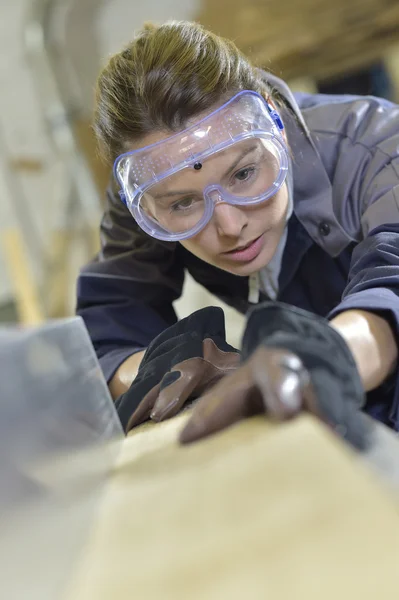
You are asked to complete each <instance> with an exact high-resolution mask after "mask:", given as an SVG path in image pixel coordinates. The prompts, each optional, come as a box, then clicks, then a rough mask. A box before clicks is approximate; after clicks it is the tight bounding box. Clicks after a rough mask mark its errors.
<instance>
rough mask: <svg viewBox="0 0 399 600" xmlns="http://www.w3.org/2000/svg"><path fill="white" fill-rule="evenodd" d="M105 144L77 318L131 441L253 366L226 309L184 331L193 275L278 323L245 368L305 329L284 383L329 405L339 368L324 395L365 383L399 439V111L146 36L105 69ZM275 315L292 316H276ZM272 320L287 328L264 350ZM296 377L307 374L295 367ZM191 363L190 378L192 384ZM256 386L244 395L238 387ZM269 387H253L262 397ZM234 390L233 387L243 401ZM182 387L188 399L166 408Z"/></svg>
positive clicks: (203, 315)
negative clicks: (182, 302) (178, 304)
mask: <svg viewBox="0 0 399 600" xmlns="http://www.w3.org/2000/svg"><path fill="white" fill-rule="evenodd" d="M95 130H96V134H97V136H98V139H99V142H100V144H101V146H102V148H103V150H104V151H105V153H106V155H107V157H108V159H109V160H110V161H115V169H114V173H115V178H114V181H113V182H112V184H111V185H110V188H109V190H108V193H107V205H106V209H105V214H104V218H103V222H102V226H101V233H102V249H101V252H100V255H99V257H98V259H97V260H96V261H95V262H93V263H92V264H90V265H89V266H87V267H86V268H85V269H84V270H83V271H82V274H81V276H80V279H79V284H78V313H79V314H80V315H81V316H82V317H83V318H84V320H85V322H86V325H87V327H88V330H89V332H90V335H91V338H92V340H93V343H94V346H95V348H96V352H97V354H98V357H99V359H100V363H101V365H102V368H103V371H104V374H105V376H106V378H107V381H108V382H109V386H110V390H111V393H112V394H113V396H114V398H115V399H116V402H117V407H118V410H119V412H120V415H121V418H122V422H123V423H124V426H125V427H126V428H129V427H131V426H133V425H134V424H136V423H137V422H140V421H141V420H143V419H145V418H149V417H150V416H151V415H152V416H153V418H158V419H159V418H165V417H166V416H170V415H171V414H174V412H176V410H177V409H179V408H181V405H182V403H184V401H185V399H186V398H188V397H191V396H195V395H200V394H202V393H203V392H204V391H206V390H207V389H209V388H212V386H213V385H214V384H215V382H216V381H217V380H218V379H219V378H220V377H221V376H222V375H224V374H226V373H228V372H229V371H230V370H234V369H236V367H237V365H238V362H237V354H236V352H235V349H233V348H231V347H229V346H228V345H226V342H225V339H224V323H223V318H222V317H221V315H220V312H219V311H217V310H216V309H207V310H205V312H204V311H200V312H199V313H195V314H194V315H192V316H191V317H190V318H189V320H188V321H187V320H183V321H181V322H180V323H178V324H177V325H174V323H175V321H176V316H175V313H174V311H173V307H172V302H173V301H174V300H175V299H176V298H178V297H179V295H180V294H181V291H182V286H183V278H184V271H185V270H187V271H189V272H190V273H191V275H192V276H193V277H194V279H196V280H197V281H198V282H199V283H200V284H202V285H204V286H205V287H206V288H207V289H208V290H209V291H210V292H212V293H213V294H215V295H216V296H218V297H219V298H221V299H222V300H224V301H225V302H227V303H228V304H230V305H231V306H233V307H235V308H236V309H237V310H239V311H241V312H246V311H247V310H248V309H249V308H250V307H251V305H252V306H253V305H257V304H258V303H260V304H259V307H260V308H259V310H260V311H261V312H262V311H263V310H265V311H266V312H265V313H264V314H263V313H262V314H263V316H262V317H261V318H260V321H257V319H258V317H259V314H260V313H259V310H258V313H256V314H255V315H252V317H251V318H250V320H249V322H248V327H247V332H246V339H247V345H246V347H247V350H246V351H244V358H249V356H250V355H251V354H252V353H253V352H254V351H255V350H256V349H257V347H258V346H259V344H261V345H262V341H263V342H264V341H265V339H266V338H268V339H269V338H270V336H271V337H272V338H273V336H274V335H275V334H276V333H278V331H279V330H280V329H281V327H280V326H281V323H283V322H284V323H290V325H289V326H288V325H287V327H288V329H287V332H288V333H287V335H288V337H289V338H290V340H291V341H289V342H287V344H286V345H284V344H282V343H281V344H280V343H277V342H276V344H277V347H278V348H280V350H281V348H283V350H284V352H285V351H287V352H288V358H287V356H285V358H284V360H283V363H284V365H285V366H284V370H285V371H284V372H285V373H287V369H288V371H289V372H291V374H292V372H294V371H295V372H296V374H297V380H296V381H297V383H298V382H299V381H300V379H301V377H302V376H305V375H309V373H310V383H311V385H312V386H313V392H314V389H316V396H318V398H317V401H318V402H321V400H320V388H319V387H318V384H317V382H316V379H317V377H316V376H313V371H314V369H313V367H312V364H313V363H312V361H314V360H315V359H316V358H317V355H318V356H319V357H320V356H321V355H323V357H324V360H325V364H324V366H323V369H322V370H323V373H324V374H328V376H329V377H330V379H328V378H327V379H328V381H330V384H331V385H330V384H327V383H326V382H327V380H325V387H329V388H331V389H332V387H334V386H333V385H332V383H331V377H332V378H333V379H334V381H335V383H337V382H338V383H339V382H340V381H341V380H344V379H345V380H346V381H349V380H352V381H353V382H354V383H353V386H354V388H353V389H352V393H353V394H354V395H355V396H356V394H357V396H358V400H359V403H360V404H364V403H365V407H364V408H365V410H366V411H367V412H369V413H370V414H372V415H373V416H374V417H375V418H377V419H379V420H381V421H383V422H385V423H387V424H389V425H390V426H392V427H394V428H395V429H399V408H398V403H399V389H398V386H397V370H396V361H397V353H398V345H397V342H398V331H399V329H398V325H399V298H398V293H399V218H398V216H399V213H398V202H399V186H398V181H399V150H398V149H399V110H398V107H397V106H396V105H393V104H391V103H389V102H387V101H383V100H380V99H377V98H372V97H366V98H361V97H348V96H341V97H340V96H336V97H329V96H321V95H312V94H295V95H294V94H292V93H291V91H290V90H289V88H288V87H287V85H286V84H285V83H284V82H283V81H281V80H280V79H277V78H276V77H273V76H272V75H270V74H269V73H265V72H263V71H261V70H258V69H256V68H254V67H253V66H252V65H251V64H250V63H249V62H248V61H247V60H246V59H245V58H244V57H243V56H242V55H241V54H240V53H239V52H238V50H237V48H236V47H235V46H234V44H233V43H232V42H229V41H226V40H223V39H221V38H219V37H217V36H216V35H214V34H212V33H209V32H207V31H205V30H204V29H203V28H201V27H200V26H199V25H198V24H195V23H187V22H171V23H166V24H164V25H162V26H161V27H154V26H146V27H144V29H143V30H142V31H141V32H140V33H139V34H138V35H137V36H136V37H135V39H134V40H133V42H132V43H131V44H130V45H129V46H127V47H126V48H125V50H123V51H122V52H121V53H119V54H117V55H115V56H113V57H112V58H111V59H110V61H109V62H108V64H107V65H106V66H105V68H104V69H103V71H102V73H101V74H100V76H99V80H98V87H97V103H96V115H95ZM118 192H121V193H120V194H119V193H118ZM132 216H133V218H132ZM267 300H269V301H276V303H274V302H272V304H271V305H270V304H266V305H265V304H263V302H264V301H267ZM280 303H283V304H280ZM273 306H274V307H275V308H276V307H277V309H278V311H280V312H277V313H276V312H275V309H274V308H273ZM289 306H293V307H298V308H300V309H303V310H304V311H307V312H306V313H304V312H301V311H296V312H295V311H294V312H292V310H291V312H290V309H289ZM287 310H288V313H287V312H286V311H287ZM215 311H216V312H215ZM270 311H271V312H270ZM273 311H274V312H273ZM255 312H256V311H255ZM309 314H311V315H315V323H316V325H315V328H312V327H311V332H310V333H309V331H308V329H307V327H308V326H307V325H306V324H305V325H304V323H308V322H309V320H307V319H308V318H309ZM256 315H258V316H256ZM320 317H321V318H320ZM266 319H267V320H268V322H269V323H270V322H271V321H274V323H275V324H277V328H276V329H273V330H268V331H267V332H263V333H264V335H263V333H262V335H261V336H260V337H259V323H264V322H265V320H266ZM298 319H299V320H298ZM254 323H257V324H256V326H254ZM291 325H292V327H291ZM320 327H321V329H322V331H323V333H322V337H323V339H324V340H325V341H326V340H327V341H326V345H324V346H323V344H321V345H320V343H319V342H320V336H319V334H318V333H317V332H318V331H319V329H320ZM318 328H319V329H318ZM190 331H191V332H193V331H194V332H196V336H197V337H196V339H195V340H194V341H193V338H192V336H190ZM251 331H252V333H251ZM331 332H332V333H331ZM337 332H338V334H339V335H337ZM294 334H295V335H294ZM292 336H294V337H292ZM301 336H302V337H301ZM303 336H306V339H307V341H309V342H311V341H312V340H313V341H314V342H315V344H313V346H312V347H310V348H309V353H310V354H309V356H310V355H311V356H312V360H310V362H309V360H308V358H307V357H308V354H306V352H305V353H302V352H301V348H300V344H299V345H298V343H297V342H298V340H300V339H302V341H304V337H303ZM318 336H319V337H318ZM330 336H333V337H334V336H335V337H334V339H332V338H331V337H330ZM327 338H328V339H327ZM337 338H339V340H338V339H337ZM255 339H256V343H255V342H254V340H255ZM273 339H274V338H273ZM287 339H288V338H287ZM248 340H250V342H248ZM280 341H281V340H280ZM291 342H292V343H291ZM344 342H345V343H344ZM150 343H151V344H150ZM323 343H324V342H323ZM149 344H150V346H149ZM331 344H332V345H331ZM148 346H149V348H148V350H147V354H146V355H145V358H144V361H143V362H142V366H141V369H140V372H139V376H138V377H137V378H136V374H137V370H138V367H139V365H140V362H141V361H142V359H143V355H144V351H145V349H146V348H147V347H148ZM244 346H245V339H244ZM266 347H267V349H266V350H265V344H263V349H262V352H263V351H265V352H268V353H269V354H268V357H266V356H263V359H262V360H260V363H261V364H266V363H267V365H268V367H267V369H266V370H267V372H268V373H269V381H271V380H273V376H272V374H271V371H272V370H273V368H274V367H273V366H272V363H273V364H275V363H276V361H275V360H274V359H273V356H274V358H275V357H276V356H277V355H276V354H273V352H274V350H275V348H276V346H273V345H272V346H270V344H266ZM270 348H271V350H270ZM331 348H333V349H332V350H331V353H330V352H329V350H328V349H331ZM270 352H272V355H270ZM305 355H306V356H305ZM333 356H335V358H334V360H333V359H332V357H333ZM298 357H299V358H300V361H299V362H298V363H295V360H297V358H298ZM269 358H270V360H271V362H270V361H269ZM255 359H256V357H255ZM341 359H342V360H341ZM289 360H293V361H294V363H295V365H294V366H293V365H288V367H287V364H288V363H287V361H289ZM185 361H186V362H185ZM187 361H188V362H187ZM262 361H263V362H262ZM264 361H266V363H264ZM273 361H274V362H273ZM334 361H335V365H337V364H338V363H339V364H340V367H339V369H338V370H336V371H334V369H335V366H334V365H333V362H334ZM182 362H185V367H187V365H188V367H187V368H188V371H187V373H188V374H187V373H186V372H185V371H184V368H185V367H184V368H183V370H181V369H180V370H179V369H176V368H175V367H176V364H181V363H182ZM258 363H259V360H258ZM277 363H278V364H279V365H280V366H281V364H282V363H281V361H280V362H279V361H277ZM277 363H276V364H277ZM294 363H293V364H294ZM294 367H295V368H294ZM349 368H350V369H351V370H349V371H347V372H345V373H344V372H343V371H345V369H349ZM242 369H244V367H241V368H240V369H239V370H238V371H236V372H235V373H234V374H233V375H229V377H232V378H233V381H236V383H237V379H234V378H237V377H238V378H239V380H240V377H242V376H243V371H242ZM342 369H343V371H342ZM261 370H262V369H261ZM169 371H170V372H169ZM176 371H177V372H178V374H179V375H182V373H183V375H184V373H185V375H184V377H185V381H186V383H185V384H184V385H183V383H182V381H183V379H184V377H180V381H177V383H176V380H177V379H178V378H179V377H178V375H176ZM258 372H259V371H257V370H256V368H255V369H252V370H251V373H252V375H250V377H249V378H250V379H251V378H252V379H251V381H252V383H251V385H253V384H254V378H255V379H256V377H257V376H256V373H258ZM333 372H334V373H333ZM165 373H166V374H167V378H166V380H164V381H163V383H162V382H161V379H162V377H163V375H164V374H165ZM193 373H196V374H197V375H195V376H194V375H193ZM198 373H200V376H198ZM237 373H238V375H237ZM254 373H255V375H254ZM300 373H301V374H300ZM229 377H226V378H225V379H223V380H222V382H220V385H227V386H228V385H229V384H228V381H229ZM245 377H247V378H248V373H246V375H245ZM284 377H285V376H284ZM284 377H283V380H284V381H285V380H286V379H284ZM135 378H136V379H135ZM277 379H278V381H279V382H280V383H276V384H275V386H274V388H273V389H274V392H273V393H275V395H276V394H277V396H279V398H280V400H281V398H282V396H281V394H282V392H281V389H282V387H284V386H282V387H281V385H282V384H281V373H280V374H279V376H278V377H277ZM305 379H306V377H305ZM357 379H358V381H357ZM194 380H195V381H194ZM308 380H309V378H308V379H307V381H308ZM132 381H134V384H133V386H131V383H132ZM187 381H190V382H191V383H190V385H189V386H188V387H187ZM224 382H227V383H224ZM338 383H337V385H338ZM358 383H359V385H357V384H358ZM170 384H173V385H174V386H175V389H174V391H173V394H172V395H169V397H167V398H165V397H164V398H163V399H161V400H162V401H161V402H160V400H159V399H160V396H161V395H162V394H164V395H165V389H166V388H167V387H168V386H169V385H170ZM173 385H172V387H173ZM176 385H177V386H180V388H179V389H178V390H177V389H176ZM218 385H219V384H218ZM284 385H285V384H284ZM306 385H307V384H306ZM306 385H305V383H303V381H302V383H301V384H300V385H299V383H298V385H297V388H296V389H297V392H298V389H300V390H302V391H301V392H300V393H299V392H298V393H299V395H300V396H303V397H307V394H306V393H304V392H303V390H304V386H305V387H306ZM130 386H131V387H130ZM182 386H183V387H184V386H186V387H184V390H185V391H184V393H183V392H182ZM190 386H191V387H190ZM259 386H260V387H261V388H262V385H261V384H260V383H259V382H258V388H259ZM276 386H277V387H276ZM298 386H299V388H298ZM359 386H360V387H361V392H359ZM255 387H256V386H255ZM294 387H295V386H294ZM277 388H278V389H277ZM150 390H151V393H150V394H149V395H148V392H149V391H150ZM276 390H277V392H276ZM261 391H262V394H263V397H264V396H265V394H266V396H267V393H266V392H265V389H264V388H262V390H261ZM347 391H348V390H346V392H347ZM160 392H162V394H161V393H160ZM230 392H231V390H230ZM346 392H344V391H343V390H342V389H340V390H338V392H337V393H338V395H339V396H340V397H341V396H344V395H345V393H346ZM273 393H271V392H270V390H269V396H270V397H271V396H272V395H273ZM284 393H285V392H284ZM364 393H367V397H365V399H364V401H362V400H361V399H360V396H361V395H362V394H363V395H364ZM359 394H360V396H359ZM222 395H223V394H222ZM244 395H245V394H244ZM294 395H295V394H294ZM172 396H173V398H172ZM247 396H248V394H247ZM247 396H246V397H247ZM291 396H292V394H291ZM243 397H244V396H242V398H241V400H240V403H241V404H240V409H239V410H238V413H237V415H238V414H239V415H241V416H242V414H247V412H248V411H249V412H251V411H253V410H254V409H253V407H252V409H251V410H249V409H248V406H246V408H245V410H244V408H243V404H242V403H243V402H244V400H243ZM157 398H158V406H157V407H156V406H155V405H156V403H157ZM225 401H226V400H224V402H225ZM247 401H248V400H245V402H247ZM264 401H265V400H264ZM265 402H266V404H268V401H265ZM295 402H296V401H295ZM295 402H294V404H295ZM301 402H302V403H303V404H305V405H306V406H307V407H308V408H309V406H314V402H313V401H310V400H309V401H305V400H304V399H303V398H302V400H301ZM139 404H140V406H139V409H138V411H136V416H135V417H132V415H133V413H134V412H135V410H136V408H137V406H138V405H139ZM269 404H270V403H269ZM288 404H289V402H288ZM160 405H161V406H160ZM172 405H173V406H172ZM154 406H155V408H157V410H154ZM171 406H172V408H171ZM224 406H225V405H224ZM168 407H169V408H168ZM268 409H269V410H270V406H268ZM275 412H276V415H277V416H278V414H280V413H279V411H278V410H277V411H275ZM283 412H284V411H283ZM288 412H289V411H288ZM315 412H317V410H315ZM277 413H278V414H277ZM137 414H138V416H137ZM237 415H236V417H234V418H239V417H237ZM280 416H281V415H280ZM232 418H233V417H232ZM220 426H223V424H222V425H220ZM212 427H213V428H214V429H217V428H220V427H219V426H212Z"/></svg>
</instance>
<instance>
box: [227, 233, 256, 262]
mask: <svg viewBox="0 0 399 600" xmlns="http://www.w3.org/2000/svg"><path fill="white" fill-rule="evenodd" d="M262 248H263V234H262V235H261V236H259V237H258V238H256V239H255V240H253V241H252V242H248V244H246V245H245V246H241V247H238V248H235V249H234V250H230V252H224V256H225V257H226V258H228V259H229V260H234V261H236V262H249V261H251V260H254V259H255V258H256V257H257V256H258V254H259V253H260V251H261V250H262Z"/></svg>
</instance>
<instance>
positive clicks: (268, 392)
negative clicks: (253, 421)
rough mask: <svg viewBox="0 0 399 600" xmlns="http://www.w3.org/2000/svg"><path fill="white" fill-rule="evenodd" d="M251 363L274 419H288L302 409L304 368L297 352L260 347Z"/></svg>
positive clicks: (270, 414)
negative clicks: (296, 354) (295, 353)
mask: <svg viewBox="0 0 399 600" xmlns="http://www.w3.org/2000/svg"><path fill="white" fill-rule="evenodd" d="M248 364H249V366H250V368H251V373H252V377H253V380H254V382H255V383H256V385H257V387H258V388H259V390H260V392H261V394H262V398H263V403H264V407H265V411H266V412H267V414H268V415H269V416H270V417H271V418H272V419H274V420H276V421H285V420H287V419H291V418H292V417H293V416H294V415H296V414H297V413H298V412H300V410H301V408H302V386H303V381H304V377H303V373H302V371H303V370H304V369H303V366H302V363H301V361H300V360H299V359H298V358H297V357H296V356H295V355H292V354H291V353H286V352H285V351H281V350H277V349H272V350H271V349H267V348H264V347H260V348H259V349H258V350H257V351H256V352H255V353H254V354H253V356H252V357H251V359H250V360H249V361H248Z"/></svg>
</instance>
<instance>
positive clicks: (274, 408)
mask: <svg viewBox="0 0 399 600" xmlns="http://www.w3.org/2000/svg"><path fill="white" fill-rule="evenodd" d="M241 358H242V361H243V365H242V366H241V367H240V368H239V369H237V370H236V372H235V373H233V374H232V375H231V376H229V377H226V378H225V379H224V380H223V381H221V382H220V383H219V384H218V385H216V386H215V387H214V388H212V390H210V391H209V392H208V393H207V394H206V395H205V396H203V397H202V398H200V400H199V401H198V404H197V406H196V407H195V408H194V411H193V414H192V416H191V418H190V420H189V421H188V423H187V425H186V427H185V428H184V430H183V431H182V433H181V437H180V440H181V442H182V443H189V442H192V441H195V440H197V439H200V438H202V437H205V436H206V435H210V434H211V433H215V432H216V431H219V430H221V429H223V428H225V427H228V426H229V425H232V424H233V423H235V422H237V421H239V420H240V419H243V418H245V417H248V416H251V415H254V414H259V413H262V412H266V413H267V414H268V415H270V416H271V417H272V418H274V419H277V420H284V419H289V418H292V417H293V416H294V415H296V414H298V413H299V412H301V411H303V410H306V411H309V412H311V413H313V414H315V415H316V416H317V417H319V418H320V419H321V420H323V421H324V422H325V423H327V424H328V425H329V426H330V427H331V428H332V429H334V430H335V431H336V432H337V433H338V434H339V435H340V436H341V437H343V438H344V439H346V440H347V441H348V442H349V443H351V444H352V445H354V446H355V447H357V448H360V449H363V448H365V447H366V446H367V444H368V440H369V428H368V425H367V421H366V420H365V419H364V416H363V415H362V414H361V412H360V409H361V408H362V406H363V404H364V401H365V393H364V390H363V386H362V383H361V380H360V376H359V373H358V371H357V367H356V364H355V361H354V359H353V356H352V354H351V352H350V350H349V348H348V346H347V345H346V342H345V341H344V339H343V338H342V336H341V335H340V334H339V333H338V332H337V331H336V330H335V329H333V328H332V327H331V326H330V325H329V323H328V321H327V320H326V319H323V318H321V317H318V316H316V315H313V314H311V313H308V312H306V311H303V310H301V309H298V308H295V307H292V306H288V305H285V304H282V303H269V302H267V303H264V304H261V305H258V306H257V307H255V308H254V309H253V310H252V311H251V313H250V315H249V319H248V322H247V326H246V329H245V333H244V338H243V343H242V357H241Z"/></svg>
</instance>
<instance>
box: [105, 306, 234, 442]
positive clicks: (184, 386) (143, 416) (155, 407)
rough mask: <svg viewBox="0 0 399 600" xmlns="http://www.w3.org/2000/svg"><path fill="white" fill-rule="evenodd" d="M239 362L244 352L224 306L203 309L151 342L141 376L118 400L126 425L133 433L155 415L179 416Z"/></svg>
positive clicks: (142, 365)
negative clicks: (231, 336)
mask: <svg viewBox="0 0 399 600" xmlns="http://www.w3.org/2000/svg"><path fill="white" fill-rule="evenodd" d="M238 365H239V353H238V351H237V350H236V349H235V348H233V347H232V346H230V345H229V344H228V343H227V342H226V332H225V323H224V313H223V310H222V309H221V308H217V307H213V306H210V307H207V308H203V309H201V310H198V311H197V312H195V313H193V314H192V315H190V316H189V317H186V318H185V319H182V320H181V321H179V322H177V323H176V324H175V325H172V326H171V327H169V328H168V329H166V330H165V331H163V332H162V333H161V334H160V335H158V336H157V337H156V338H155V339H154V340H153V341H152V342H151V343H150V345H149V346H148V348H147V350H146V352H145V354H144V357H143V360H142V362H141V365H140V368H139V371H138V373H137V377H136V378H135V380H134V381H133V383H132V385H131V386H130V388H129V389H128V390H127V391H126V392H125V393H124V394H122V396H120V397H119V398H118V399H117V400H116V402H115V406H116V409H117V412H118V415H119V418H120V420H121V423H122V427H123V428H124V430H125V432H128V431H130V429H132V428H133V427H135V426H137V425H139V424H140V423H142V422H143V421H146V420H148V419H149V418H151V419H153V420H155V421H162V420H164V419H167V418H170V417H172V416H174V415H176V414H177V413H178V412H179V411H180V410H181V408H182V407H183V405H184V404H185V403H186V402H187V401H188V400H190V399H194V398H197V397H198V396H200V395H201V394H203V393H204V392H205V391H206V390H207V389H208V388H209V386H212V385H214V384H215V383H216V382H217V381H218V380H219V379H220V378H221V377H223V376H224V375H225V374H227V373H230V372H232V371H233V370H234V369H235V368H237V367H238Z"/></svg>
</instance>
